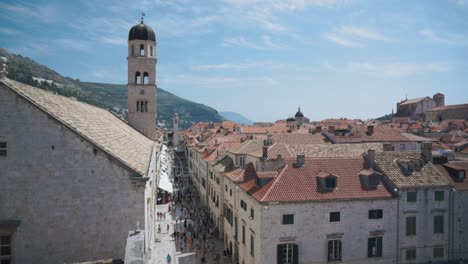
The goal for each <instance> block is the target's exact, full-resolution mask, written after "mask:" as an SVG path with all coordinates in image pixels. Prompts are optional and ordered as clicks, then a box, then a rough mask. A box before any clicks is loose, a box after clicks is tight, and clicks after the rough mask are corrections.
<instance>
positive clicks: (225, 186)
mask: <svg viewBox="0 0 468 264" xmlns="http://www.w3.org/2000/svg"><path fill="white" fill-rule="evenodd" d="M224 190H225V191H226V192H227V184H226V185H224Z"/></svg>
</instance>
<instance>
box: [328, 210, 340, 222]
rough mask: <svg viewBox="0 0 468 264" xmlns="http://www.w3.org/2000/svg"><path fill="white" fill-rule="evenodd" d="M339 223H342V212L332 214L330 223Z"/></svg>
mask: <svg viewBox="0 0 468 264" xmlns="http://www.w3.org/2000/svg"><path fill="white" fill-rule="evenodd" d="M339 221H340V212H331V213H330V222H339Z"/></svg>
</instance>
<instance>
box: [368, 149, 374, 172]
mask: <svg viewBox="0 0 468 264" xmlns="http://www.w3.org/2000/svg"><path fill="white" fill-rule="evenodd" d="M367 159H368V162H369V167H371V168H374V166H375V149H369V150H367Z"/></svg>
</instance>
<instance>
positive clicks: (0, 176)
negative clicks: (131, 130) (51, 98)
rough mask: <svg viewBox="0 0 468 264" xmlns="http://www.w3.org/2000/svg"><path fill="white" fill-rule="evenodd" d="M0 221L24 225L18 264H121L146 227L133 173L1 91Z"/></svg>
mask: <svg viewBox="0 0 468 264" xmlns="http://www.w3.org/2000/svg"><path fill="white" fill-rule="evenodd" d="M0 136H1V137H3V138H5V139H6V140H7V142H8V156H7V157H6V158H0V168H1V169H0V219H2V220H4V219H12V220H20V221H21V224H20V226H19V227H18V229H17V230H16V233H15V234H14V237H13V263H15V264H22V263H51V264H53V263H64V262H67V263H70V262H75V261H87V260H93V259H106V258H123V255H124V249H125V242H126V237H127V234H128V231H129V230H132V229H135V227H136V221H140V223H143V220H144V201H143V193H142V192H138V191H135V190H134V189H133V187H132V185H131V184H130V181H129V180H128V178H129V177H130V176H132V175H131V173H130V172H129V171H128V170H127V169H125V168H123V167H122V166H121V165H120V164H119V163H117V162H116V161H114V160H113V158H110V157H108V156H106V155H105V154H104V153H103V152H101V151H99V150H97V149H95V148H94V147H93V146H92V145H91V144H90V143H88V142H87V141H86V140H84V139H81V138H80V137H79V136H77V135H76V134H75V133H73V132H72V131H71V130H69V129H68V128H66V127H64V126H63V125H60V124H59V123H58V122H56V121H55V120H53V119H51V118H50V117H48V116H47V115H46V114H45V113H43V112H41V111H39V110H38V109H37V108H36V107H34V106H32V105H31V104H29V103H26V102H25V101H24V100H23V99H21V98H19V97H17V96H16V95H14V94H13V93H12V92H11V91H10V90H9V89H7V88H5V87H0Z"/></svg>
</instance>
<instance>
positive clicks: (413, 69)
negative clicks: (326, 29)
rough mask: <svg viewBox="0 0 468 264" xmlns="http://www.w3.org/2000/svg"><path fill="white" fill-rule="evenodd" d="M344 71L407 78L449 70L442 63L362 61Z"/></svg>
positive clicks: (347, 65) (351, 63)
mask: <svg viewBox="0 0 468 264" xmlns="http://www.w3.org/2000/svg"><path fill="white" fill-rule="evenodd" d="M329 67H330V66H329ZM333 68H334V67H333ZM334 69H336V68H334ZM344 70H345V71H347V72H353V73H360V74H367V75H373V76H386V77H406V76H411V75H416V74H423V73H440V72H446V71H448V70H449V68H448V66H447V64H446V63H440V62H432V63H423V64H418V63H409V62H392V63H385V62H368V61H360V62H350V63H348V64H346V65H345V67H344Z"/></svg>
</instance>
